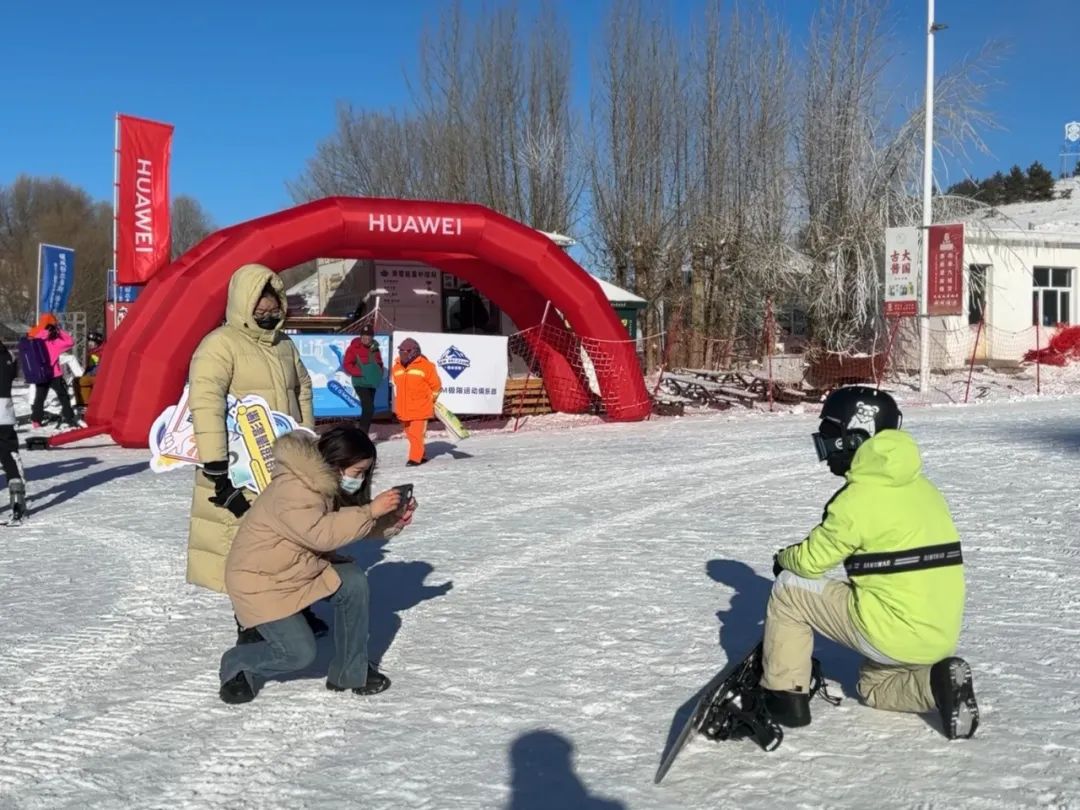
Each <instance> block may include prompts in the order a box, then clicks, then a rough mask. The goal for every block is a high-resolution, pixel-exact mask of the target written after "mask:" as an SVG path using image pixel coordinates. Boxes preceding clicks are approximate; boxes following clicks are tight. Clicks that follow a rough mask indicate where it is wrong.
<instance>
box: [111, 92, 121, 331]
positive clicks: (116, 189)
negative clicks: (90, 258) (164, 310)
mask: <svg viewBox="0 0 1080 810" xmlns="http://www.w3.org/2000/svg"><path fill="white" fill-rule="evenodd" d="M114 122H115V126H114V138H113V231H112V255H113V260H112V265H113V275H112V305H113V313H112V317H113V329H114V330H115V329H116V326H117V323H118V321H117V317H116V316H117V314H118V313H119V306H118V302H117V300H116V299H117V298H119V297H120V296H119V295H118V293H117V289H118V288H119V286H120V273H119V268H118V267H117V266H116V238H117V216H118V213H117V209H118V208H119V206H120V114H119V113H117V114H116V116H115V118H114Z"/></svg>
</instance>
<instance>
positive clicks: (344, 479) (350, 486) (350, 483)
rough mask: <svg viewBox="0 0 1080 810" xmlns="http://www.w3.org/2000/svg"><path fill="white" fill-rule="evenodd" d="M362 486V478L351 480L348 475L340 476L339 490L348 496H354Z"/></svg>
mask: <svg viewBox="0 0 1080 810" xmlns="http://www.w3.org/2000/svg"><path fill="white" fill-rule="evenodd" d="M362 486H364V479H363V478H352V477H350V476H348V475H343V476H341V488H342V490H344V491H345V492H348V493H349V494H350V495H355V494H356V493H357V492H359V491H360V488H361V487H362Z"/></svg>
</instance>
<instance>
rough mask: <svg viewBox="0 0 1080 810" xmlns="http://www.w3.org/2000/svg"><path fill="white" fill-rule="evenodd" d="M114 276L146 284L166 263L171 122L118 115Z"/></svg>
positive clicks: (120, 280)
mask: <svg viewBox="0 0 1080 810" xmlns="http://www.w3.org/2000/svg"><path fill="white" fill-rule="evenodd" d="M117 128H118V134H117V172H116V174H117V180H116V182H117V192H116V211H115V212H114V216H115V217H116V281H117V283H118V284H145V283H146V282H147V281H149V280H150V278H151V276H153V275H154V273H156V272H157V271H158V270H160V269H161V268H162V267H164V266H165V265H167V264H168V263H169V259H170V255H171V252H172V235H171V228H170V224H169V153H170V151H171V150H172V135H173V127H172V125H170V124H161V123H158V122H157V121H147V120H145V119H142V118H133V117H131V116H129V115H120V116H117Z"/></svg>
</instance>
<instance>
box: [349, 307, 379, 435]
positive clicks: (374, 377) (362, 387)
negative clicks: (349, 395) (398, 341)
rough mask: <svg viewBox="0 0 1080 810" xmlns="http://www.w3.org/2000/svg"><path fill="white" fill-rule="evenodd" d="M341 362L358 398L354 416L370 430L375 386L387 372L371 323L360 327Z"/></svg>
mask: <svg viewBox="0 0 1080 810" xmlns="http://www.w3.org/2000/svg"><path fill="white" fill-rule="evenodd" d="M341 366H342V368H343V369H345V373H346V374H348V375H349V376H350V377H352V384H353V389H354V390H355V391H356V396H357V398H358V399H359V400H360V418H359V419H357V420H356V426H357V427H359V428H360V429H361V430H362V431H364V433H369V432H370V431H371V417H373V416H374V415H375V390H376V389H377V388H378V387H379V385H380V384H382V381H383V377H384V376H386V367H385V366H383V359H382V353H381V352H380V351H379V344H378V343H376V342H375V329H374V328H373V327H372V325H371V324H370V323H366V324H364V325H363V326H361V327H360V336H359V337H357V338H356V339H355V340H353V342H352V343H350V344H349V348H347V349H346V350H345V360H344V362H343V363H342V364H341Z"/></svg>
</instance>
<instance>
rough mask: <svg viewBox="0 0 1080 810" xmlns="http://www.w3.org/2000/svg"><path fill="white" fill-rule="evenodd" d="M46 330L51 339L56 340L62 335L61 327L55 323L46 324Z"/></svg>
mask: <svg viewBox="0 0 1080 810" xmlns="http://www.w3.org/2000/svg"><path fill="white" fill-rule="evenodd" d="M45 331H46V332H48V333H49V340H56V339H57V338H58V337H60V328H59V327H58V326H57V325H56V324H55V323H50V324H49V325H48V326H46V327H45Z"/></svg>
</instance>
